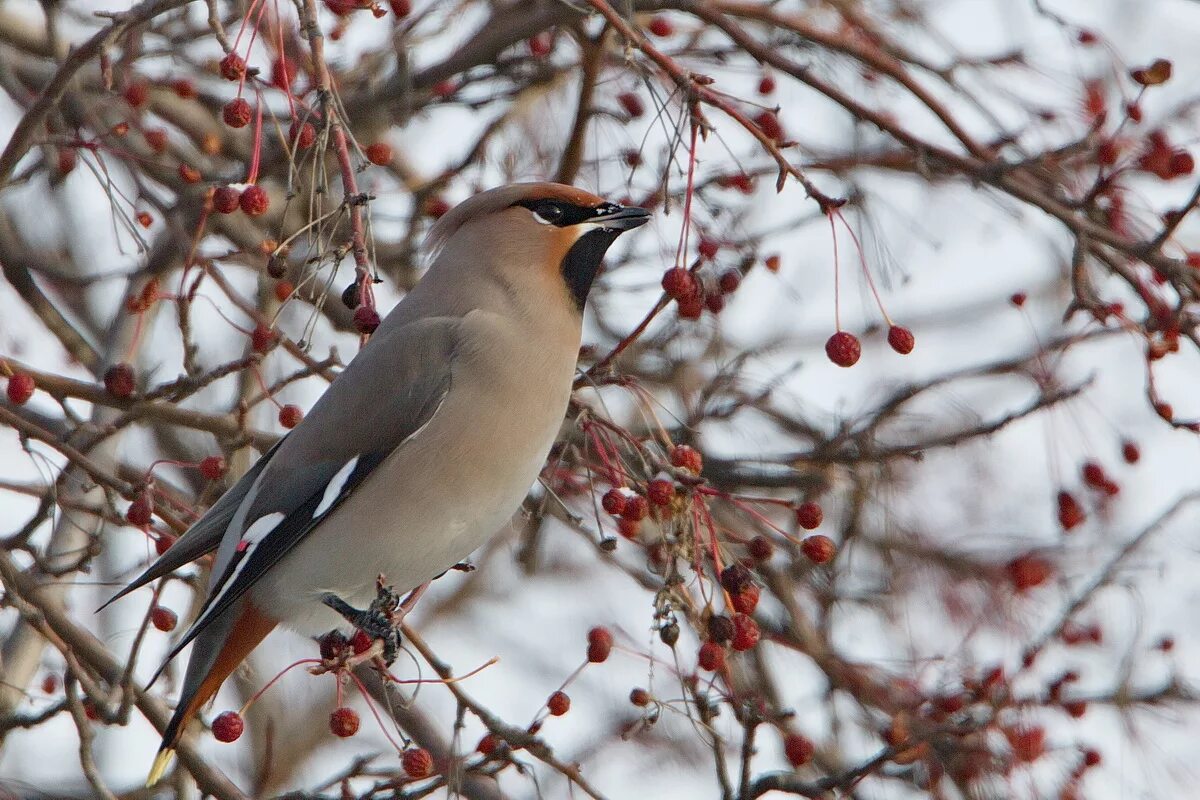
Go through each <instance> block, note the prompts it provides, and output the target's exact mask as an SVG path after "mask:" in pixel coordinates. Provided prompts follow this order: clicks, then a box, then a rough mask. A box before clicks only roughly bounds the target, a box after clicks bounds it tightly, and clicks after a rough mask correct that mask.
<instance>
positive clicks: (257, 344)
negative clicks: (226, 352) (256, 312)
mask: <svg viewBox="0 0 1200 800" xmlns="http://www.w3.org/2000/svg"><path fill="white" fill-rule="evenodd" d="M274 342H275V331H273V330H271V329H270V328H268V327H267V326H266V325H263V324H262V323H261V322H260V323H259V324H257V325H255V326H254V330H253V331H251V333H250V348H251V349H252V350H254V352H256V353H265V352H267V351H268V350H270V349H271V345H272V344H274Z"/></svg>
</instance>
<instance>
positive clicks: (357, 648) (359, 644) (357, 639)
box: [350, 630, 375, 656]
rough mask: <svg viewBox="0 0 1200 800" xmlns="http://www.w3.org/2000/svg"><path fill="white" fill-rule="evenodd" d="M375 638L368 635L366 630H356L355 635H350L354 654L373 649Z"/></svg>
mask: <svg viewBox="0 0 1200 800" xmlns="http://www.w3.org/2000/svg"><path fill="white" fill-rule="evenodd" d="M374 643H375V640H374V639H372V638H371V637H370V636H368V635H367V632H366V631H362V630H356V631H355V632H354V635H353V636H351V637H350V649H351V650H353V651H354V655H356V656H358V655H362V654H363V653H365V652H367V651H368V650H370V649H371V645H373V644H374Z"/></svg>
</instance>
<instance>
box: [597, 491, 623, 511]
mask: <svg viewBox="0 0 1200 800" xmlns="http://www.w3.org/2000/svg"><path fill="white" fill-rule="evenodd" d="M600 505H601V507H603V508H604V510H605V511H607V512H608V513H609V514H612V515H613V516H614V517H616V516H619V515H620V514H621V512H622V511H624V510H625V492H624V491H622V490H621V489H609V490H608V491H607V492H605V493H604V496H603V497H601V498H600Z"/></svg>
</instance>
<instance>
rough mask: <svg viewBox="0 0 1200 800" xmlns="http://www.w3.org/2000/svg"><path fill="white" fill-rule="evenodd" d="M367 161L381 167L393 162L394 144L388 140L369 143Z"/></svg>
mask: <svg viewBox="0 0 1200 800" xmlns="http://www.w3.org/2000/svg"><path fill="white" fill-rule="evenodd" d="M367 161H370V162H371V163H372V164H375V165H377V166H380V167H384V166H387V165H388V164H390V163H392V146H391V145H390V144H388V143H387V142H373V143H371V144H369V145H367Z"/></svg>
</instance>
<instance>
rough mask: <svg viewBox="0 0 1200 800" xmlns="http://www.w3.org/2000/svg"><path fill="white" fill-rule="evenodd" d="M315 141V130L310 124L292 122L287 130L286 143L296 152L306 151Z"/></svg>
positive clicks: (298, 121) (297, 121)
mask: <svg viewBox="0 0 1200 800" xmlns="http://www.w3.org/2000/svg"><path fill="white" fill-rule="evenodd" d="M316 140H317V129H316V128H315V127H313V124H312V123H311V122H301V121H300V120H298V119H297V120H292V124H291V127H289V128H288V142H290V143H291V144H292V146H293V147H295V148H296V149H297V150H307V149H308V148H310V147H312V146H313V143H314V142H315V141H316Z"/></svg>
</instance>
